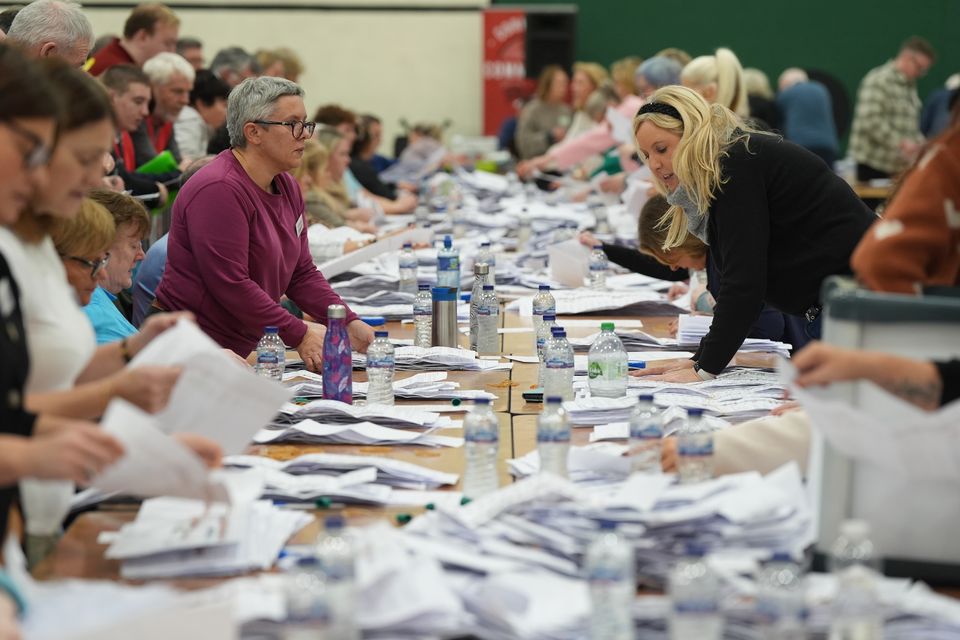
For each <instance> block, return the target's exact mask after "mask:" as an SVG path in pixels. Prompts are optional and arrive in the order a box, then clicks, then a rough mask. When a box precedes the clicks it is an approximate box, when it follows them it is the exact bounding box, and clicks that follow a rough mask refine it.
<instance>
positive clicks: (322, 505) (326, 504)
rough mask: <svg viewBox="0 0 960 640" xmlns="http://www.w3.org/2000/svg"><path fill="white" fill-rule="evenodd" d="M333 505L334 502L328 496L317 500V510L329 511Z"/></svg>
mask: <svg viewBox="0 0 960 640" xmlns="http://www.w3.org/2000/svg"><path fill="white" fill-rule="evenodd" d="M331 504H333V501H332V500H331V499H330V498H328V497H326V496H323V497H322V498H317V509H329V508H330V505H331Z"/></svg>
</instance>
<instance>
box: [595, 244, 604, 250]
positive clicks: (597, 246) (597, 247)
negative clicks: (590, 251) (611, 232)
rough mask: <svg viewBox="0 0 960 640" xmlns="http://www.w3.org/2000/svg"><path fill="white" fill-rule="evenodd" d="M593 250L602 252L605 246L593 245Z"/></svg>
mask: <svg viewBox="0 0 960 640" xmlns="http://www.w3.org/2000/svg"><path fill="white" fill-rule="evenodd" d="M593 248H594V249H600V250H601V251H602V250H603V245H602V244H595V245H593Z"/></svg>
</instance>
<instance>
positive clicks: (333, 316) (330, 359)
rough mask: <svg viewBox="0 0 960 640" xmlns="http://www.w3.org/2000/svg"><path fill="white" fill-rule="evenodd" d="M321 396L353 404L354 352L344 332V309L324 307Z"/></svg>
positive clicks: (335, 306) (345, 310)
mask: <svg viewBox="0 0 960 640" xmlns="http://www.w3.org/2000/svg"><path fill="white" fill-rule="evenodd" d="M323 398H324V400H339V401H341V402H346V403H347V404H353V352H352V351H351V349H350V336H349V335H348V334H347V308H346V307H344V306H343V305H342V304H332V305H330V306H329V307H327V334H326V335H325V336H324V337H323Z"/></svg>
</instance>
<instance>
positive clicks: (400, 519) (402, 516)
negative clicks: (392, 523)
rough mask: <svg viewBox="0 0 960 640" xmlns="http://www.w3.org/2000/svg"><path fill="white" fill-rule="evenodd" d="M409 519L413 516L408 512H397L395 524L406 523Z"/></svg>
mask: <svg viewBox="0 0 960 640" xmlns="http://www.w3.org/2000/svg"><path fill="white" fill-rule="evenodd" d="M411 520H413V516H411V515H410V514H409V513H398V514H397V524H407V523H408V522H410V521H411Z"/></svg>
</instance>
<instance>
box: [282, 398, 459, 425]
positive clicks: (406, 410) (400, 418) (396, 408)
mask: <svg viewBox="0 0 960 640" xmlns="http://www.w3.org/2000/svg"><path fill="white" fill-rule="evenodd" d="M307 419H310V420H314V421H316V422H318V423H320V424H358V423H360V422H374V423H376V424H379V425H381V426H384V427H394V428H401V429H402V428H407V429H409V428H411V427H414V428H415V427H425V428H449V427H455V426H457V424H458V423H455V422H454V421H453V420H451V419H450V418H449V417H447V416H441V415H440V414H439V413H437V412H435V411H424V410H422V409H419V408H417V407H413V406H409V405H385V404H368V405H363V406H360V405H353V404H347V403H346V402H340V401H339V400H314V401H313V402H309V403H307V404H305V405H303V406H299V405H296V404H292V403H287V404H285V405H284V406H283V407H281V409H280V413H279V414H278V415H277V416H276V417H275V418H274V421H273V426H274V427H287V426H290V425H294V424H297V423H299V422H302V421H303V420H307Z"/></svg>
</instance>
